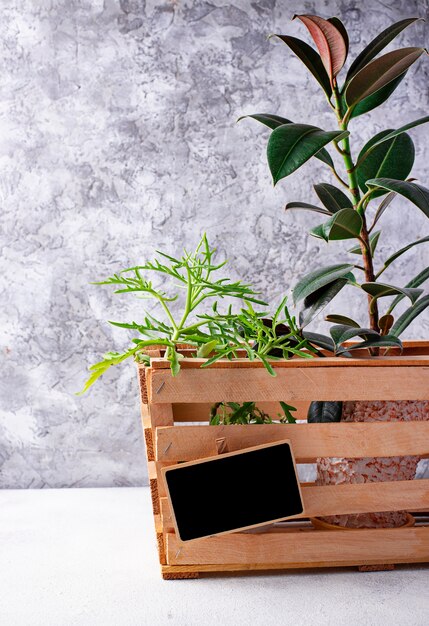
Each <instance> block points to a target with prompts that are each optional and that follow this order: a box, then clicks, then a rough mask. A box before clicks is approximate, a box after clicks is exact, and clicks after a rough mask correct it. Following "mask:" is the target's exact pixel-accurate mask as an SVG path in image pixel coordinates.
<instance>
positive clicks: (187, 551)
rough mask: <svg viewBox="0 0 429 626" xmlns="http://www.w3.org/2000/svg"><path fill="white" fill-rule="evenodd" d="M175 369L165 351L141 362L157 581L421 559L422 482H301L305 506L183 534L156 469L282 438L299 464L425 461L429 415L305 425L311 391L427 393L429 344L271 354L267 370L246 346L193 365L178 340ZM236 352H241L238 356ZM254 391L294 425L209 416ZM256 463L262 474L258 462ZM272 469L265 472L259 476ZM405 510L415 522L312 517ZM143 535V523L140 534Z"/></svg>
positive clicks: (425, 521) (427, 519) (425, 506)
mask: <svg viewBox="0 0 429 626" xmlns="http://www.w3.org/2000/svg"><path fill="white" fill-rule="evenodd" d="M178 350H179V351H180V353H181V355H182V358H181V361H180V362H181V370H180V373H179V375H178V376H175V377H172V376H171V371H170V362H169V361H168V360H167V359H165V358H164V356H163V354H164V352H163V348H161V347H160V348H159V349H158V348H154V349H151V350H150V351H149V356H150V364H149V365H144V364H138V366H137V368H138V375H139V381H140V391H141V401H142V403H141V412H142V423H143V432H144V438H145V442H146V453H147V460H148V473H149V484H150V492H151V497H152V504H153V513H154V523H155V530H156V538H157V543H158V552H159V561H160V565H161V573H162V576H163V578H165V579H175V578H198V577H199V576H201V575H204V573H205V572H231V571H235V572H239V571H246V572H249V571H254V572H256V571H258V570H290V569H293V568H307V567H312V568H314V567H318V568H320V567H323V568H327V567H344V566H349V567H352V566H355V567H356V566H357V567H359V569H365V570H367V569H386V568H393V565H394V564H396V563H429V479H419V480H405V481H401V480H397V481H391V482H380V483H362V484H341V485H332V486H331V485H330V486H326V485H323V486H322V485H316V484H314V483H305V482H304V483H303V482H301V491H302V496H303V501H304V507H305V515H303V516H302V517H297V518H294V519H292V520H288V521H286V522H283V523H281V524H276V525H274V526H270V527H267V528H262V529H255V530H253V531H251V532H234V533H228V534H224V535H222V536H214V537H208V538H203V539H196V540H195V541H187V542H185V543H184V542H181V541H180V539H179V538H178V536H177V534H176V532H175V528H174V525H173V520H172V511H171V506H170V504H169V501H168V498H167V492H166V486H165V482H164V479H163V476H162V470H163V468H166V467H169V466H172V465H177V464H179V463H181V462H189V461H195V460H197V459H203V458H207V457H210V456H214V455H217V454H219V453H221V452H234V451H237V450H242V449H244V448H249V447H252V446H258V445H261V444H265V443H274V442H276V441H281V440H284V439H287V440H290V441H291V444H292V447H293V452H294V457H295V460H296V463H297V465H298V468H299V464H301V463H314V462H315V461H316V459H317V458H319V457H347V458H361V457H394V456H400V457H401V456H407V455H411V456H412V455H416V456H419V457H423V458H429V421H411V422H355V423H347V422H340V423H332V424H307V423H306V415H307V409H308V405H309V402H310V401H311V400H314V399H319V400H343V401H347V400H425V401H429V342H427V341H426V342H424V341H407V342H404V350H403V353H402V354H400V353H399V351H398V350H396V349H389V351H388V354H387V355H385V356H380V357H372V358H369V357H368V356H366V355H365V354H363V355H360V356H356V357H353V358H348V359H340V358H338V357H332V356H330V355H329V354H325V355H324V356H323V357H320V358H319V357H315V358H312V359H300V358H295V357H294V358H292V359H289V360H287V361H286V360H279V361H275V362H273V367H274V369H275V371H276V374H277V375H276V377H272V376H268V375H267V373H266V371H265V369H264V367H263V366H262V364H261V363H258V362H255V361H253V362H250V361H249V359H247V358H245V354H244V353H243V355H238V357H239V358H237V359H232V360H231V361H222V360H221V361H219V362H217V363H215V364H213V365H212V366H210V367H208V368H201V367H200V366H201V364H202V363H203V362H204V361H203V359H200V358H196V355H195V349H192V348H190V347H189V346H180V347H178ZM241 356H242V357H243V358H241ZM246 400H253V401H255V402H257V404H258V407H260V408H261V409H262V410H264V411H265V412H267V413H268V414H269V415H271V416H273V418H274V419H275V415H276V414H277V412H278V407H279V405H278V402H279V400H288V401H290V402H291V403H292V404H293V405H294V406H295V407H297V409H298V410H297V413H296V415H295V417H296V418H297V419H298V420H299V421H298V423H297V424H279V423H273V424H250V425H234V426H224V425H219V426H211V425H209V423H208V421H209V413H210V408H211V406H212V404H213V403H214V402H220V401H234V402H244V401H246ZM261 471H264V469H263V468H261ZM268 478H270V477H269V476H268V475H267V479H268ZM398 510H404V511H407V512H408V514H410V513H411V514H412V515H413V517H414V526H409V525H408V526H404V527H401V528H382V529H380V528H376V529H372V528H365V529H358V530H354V529H352V530H344V529H341V530H339V529H335V530H332V529H329V530H327V529H326V528H325V529H320V528H317V527H316V526H314V525H313V524H312V522H311V520H313V519H314V518H318V517H326V516H330V515H346V514H359V513H367V512H368V511H373V512H378V511H398ZM142 532H143V531H142Z"/></svg>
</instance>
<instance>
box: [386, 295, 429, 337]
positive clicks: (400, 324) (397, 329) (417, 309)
mask: <svg viewBox="0 0 429 626" xmlns="http://www.w3.org/2000/svg"><path fill="white" fill-rule="evenodd" d="M428 306H429V295H428V296H423V298H420V300H417V302H416V303H415V304H413V306H410V308H409V309H407V310H406V311H404V313H402V315H401V316H400V317H398V319H397V320H396V322H395V323H394V324H393V326H392V329H391V331H390V334H391V335H394V336H395V337H399V335H400V334H401V333H403V332H404V330H405V329H406V328H407V327H408V326H409V325H410V324H411V322H412V321H413V320H415V318H416V317H417V316H418V315H420V313H422V312H423V311H424V310H425V309H427V307H428Z"/></svg>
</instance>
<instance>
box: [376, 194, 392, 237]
mask: <svg viewBox="0 0 429 626" xmlns="http://www.w3.org/2000/svg"><path fill="white" fill-rule="evenodd" d="M395 196H396V192H395V191H391V192H390V193H388V194H387V196H386V197H385V198H383V200H382V201H381V202H380V204H379V206H378V208H377V211H376V213H375V216H374V221H373V223H372V226H371V230H372V229H373V228H374V226H375V225H376V223H377V222H378V220H379V219H380V217H381V216H382V215H383V213H384V211H385V210H386V209H387V207H388V206H389V204H390V203H391V202H392V200H393V199H394V198H395Z"/></svg>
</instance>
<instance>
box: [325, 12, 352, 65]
mask: <svg viewBox="0 0 429 626" xmlns="http://www.w3.org/2000/svg"><path fill="white" fill-rule="evenodd" d="M328 22H331V24H333V25H334V26H335V28H336V29H337V30H338V31H339V32H340V33H341V36H342V38H343V39H344V43H345V45H346V58H347V55H348V53H349V43H350V42H349V34H348V32H347V30H346V27H345V26H344V24H343V23H342V21H341V20H340V19H339V18H338V17H328Z"/></svg>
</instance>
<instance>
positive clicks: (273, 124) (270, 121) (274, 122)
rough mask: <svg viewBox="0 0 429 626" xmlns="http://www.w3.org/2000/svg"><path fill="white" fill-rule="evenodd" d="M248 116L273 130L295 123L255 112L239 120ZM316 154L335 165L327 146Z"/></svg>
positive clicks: (320, 159) (328, 163) (270, 114)
mask: <svg viewBox="0 0 429 626" xmlns="http://www.w3.org/2000/svg"><path fill="white" fill-rule="evenodd" d="M315 54H316V53H315ZM246 117H251V118H253V119H254V120H257V121H258V122H260V123H261V124H264V126H268V128H271V130H274V129H275V128H278V127H279V126H283V125H284V124H293V122H291V121H290V120H288V119H287V118H285V117H280V116H279V115H274V114H272V113H253V114H252V115H242V116H241V117H239V118H238V120H237V122H239V121H240V120H244V119H245V118H246ZM314 156H315V158H316V159H319V161H322V163H325V164H326V165H328V166H329V167H331V168H332V167H334V162H333V160H332V157H331V155H330V154H329V152H328V151H327V150H326V149H325V148H322V149H321V150H319V152H318V153H317V154H315V155H314Z"/></svg>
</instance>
